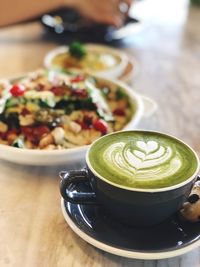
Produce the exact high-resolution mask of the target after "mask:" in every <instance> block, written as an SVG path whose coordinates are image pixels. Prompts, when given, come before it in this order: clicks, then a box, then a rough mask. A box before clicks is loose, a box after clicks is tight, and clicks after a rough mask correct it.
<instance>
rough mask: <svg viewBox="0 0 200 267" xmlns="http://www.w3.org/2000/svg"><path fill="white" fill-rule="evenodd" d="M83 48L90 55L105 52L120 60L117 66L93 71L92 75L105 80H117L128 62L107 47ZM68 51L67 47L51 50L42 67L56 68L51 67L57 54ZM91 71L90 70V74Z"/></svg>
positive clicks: (125, 57)
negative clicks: (99, 76)
mask: <svg viewBox="0 0 200 267" xmlns="http://www.w3.org/2000/svg"><path fill="white" fill-rule="evenodd" d="M85 47H86V50H87V51H88V52H89V53H92V52H93V51H95V52H96V51H97V52H102V53H105V52H106V53H108V54H111V55H113V56H114V57H117V58H119V59H120V62H119V64H117V65H116V66H114V67H112V68H109V69H107V70H103V71H94V72H93V74H97V75H101V76H103V77H105V78H118V77H120V76H121V75H122V74H123V72H124V70H125V69H126V67H127V65H128V62H129V59H128V57H127V55H126V54H125V53H124V52H121V51H120V50H117V49H114V48H111V47H108V46H103V45H96V44H95V45H94V44H85ZM68 50H69V48H68V46H59V47H57V48H55V49H53V50H52V51H50V52H49V53H48V54H47V55H46V57H45V58H44V66H45V67H46V68H56V67H54V66H53V65H52V60H53V58H54V57H55V56H57V55H58V54H63V53H67V52H68ZM57 68H58V67H57ZM91 71H92V70H90V72H91Z"/></svg>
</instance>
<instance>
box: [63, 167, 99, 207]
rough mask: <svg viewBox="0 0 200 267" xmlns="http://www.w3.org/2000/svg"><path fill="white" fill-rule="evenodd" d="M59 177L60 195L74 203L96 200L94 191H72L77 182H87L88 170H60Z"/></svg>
mask: <svg viewBox="0 0 200 267" xmlns="http://www.w3.org/2000/svg"><path fill="white" fill-rule="evenodd" d="M59 176H60V178H61V182H60V193H61V195H62V197H63V198H64V199H65V200H66V201H69V202H71V203H74V204H94V203H97V201H96V194H95V193H94V192H74V187H73V188H72V186H73V185H74V186H76V184H77V183H79V182H86V181H87V182H88V181H89V179H88V172H87V170H86V169H82V170H77V171H69V172H65V171H62V172H60V173H59Z"/></svg>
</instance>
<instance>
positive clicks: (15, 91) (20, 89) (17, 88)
mask: <svg viewBox="0 0 200 267" xmlns="http://www.w3.org/2000/svg"><path fill="white" fill-rule="evenodd" d="M10 92H11V94H12V96H23V95H24V92H25V86H24V85H22V84H15V85H13V86H12V87H11V89H10Z"/></svg>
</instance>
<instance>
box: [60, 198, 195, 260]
mask: <svg viewBox="0 0 200 267" xmlns="http://www.w3.org/2000/svg"><path fill="white" fill-rule="evenodd" d="M61 202H62V203H61V205H62V211H63V215H64V217H65V219H66V221H67V222H68V224H69V225H70V227H71V228H72V229H73V231H74V232H76V233H77V234H78V235H79V236H80V237H82V238H83V239H84V240H85V241H87V242H88V243H90V244H92V245H94V246H96V247H98V248H100V249H102V250H105V251H107V252H110V253H113V254H116V255H120V256H125V257H130V258H138V259H161V258H169V257H174V256H178V255H181V254H183V253H186V252H188V251H190V250H191V249H193V248H195V247H197V246H198V245H200V223H194V224H191V223H189V222H182V221H180V220H179V218H178V216H176V215H174V216H172V217H171V218H169V219H168V220H167V221H165V222H163V223H161V224H159V225H156V226H153V227H145V228H136V227H135V228H134V227H130V226H126V225H123V224H121V223H119V222H117V221H116V220H114V219H113V218H111V217H110V216H109V215H106V214H105V212H104V211H103V210H102V209H101V208H100V207H99V206H95V205H77V204H71V203H69V202H66V201H64V200H63V199H62V201H61ZM147 220H148V218H147Z"/></svg>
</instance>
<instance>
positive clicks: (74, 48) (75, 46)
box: [69, 42, 86, 59]
mask: <svg viewBox="0 0 200 267" xmlns="http://www.w3.org/2000/svg"><path fill="white" fill-rule="evenodd" d="M69 53H70V55H71V56H73V57H75V58H78V59H81V58H83V57H84V56H85V55H86V49H85V47H84V46H83V45H82V44H81V43H79V42H73V43H72V44H71V45H70V46H69Z"/></svg>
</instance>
